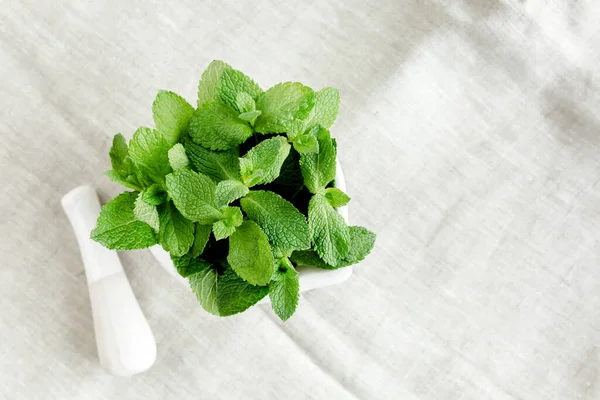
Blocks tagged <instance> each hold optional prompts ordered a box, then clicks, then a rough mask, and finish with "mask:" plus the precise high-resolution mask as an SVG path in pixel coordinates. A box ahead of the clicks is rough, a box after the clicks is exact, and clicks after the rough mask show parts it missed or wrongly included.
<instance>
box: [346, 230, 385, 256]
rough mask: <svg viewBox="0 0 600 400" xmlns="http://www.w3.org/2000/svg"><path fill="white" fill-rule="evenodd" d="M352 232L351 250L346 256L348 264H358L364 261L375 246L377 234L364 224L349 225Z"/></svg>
mask: <svg viewBox="0 0 600 400" xmlns="http://www.w3.org/2000/svg"><path fill="white" fill-rule="evenodd" d="M348 232H349V233H350V250H349V251H348V254H347V255H346V257H345V258H344V261H343V263H344V264H346V265H351V264H356V263H357V262H359V261H362V260H363V259H364V258H365V257H366V256H367V255H369V253H370V252H371V250H373V246H375V239H376V237H377V236H376V235H375V234H374V233H373V232H371V231H370V230H368V229H366V228H363V227H362V226H350V227H348Z"/></svg>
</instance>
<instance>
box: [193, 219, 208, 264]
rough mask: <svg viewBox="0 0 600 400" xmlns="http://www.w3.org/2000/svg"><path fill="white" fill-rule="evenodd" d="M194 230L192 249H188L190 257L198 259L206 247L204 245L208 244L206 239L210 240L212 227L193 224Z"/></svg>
mask: <svg viewBox="0 0 600 400" xmlns="http://www.w3.org/2000/svg"><path fill="white" fill-rule="evenodd" d="M195 225H196V229H195V232H194V244H192V248H191V249H190V255H191V256H192V257H198V256H199V255H200V254H202V252H203V251H204V248H205V247H206V243H208V239H209V238H210V232H211V231H212V227H211V226H210V225H200V224H195Z"/></svg>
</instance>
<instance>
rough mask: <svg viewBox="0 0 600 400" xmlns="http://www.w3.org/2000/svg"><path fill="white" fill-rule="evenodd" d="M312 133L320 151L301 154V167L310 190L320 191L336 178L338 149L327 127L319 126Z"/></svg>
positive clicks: (312, 191) (305, 182)
mask: <svg viewBox="0 0 600 400" xmlns="http://www.w3.org/2000/svg"><path fill="white" fill-rule="evenodd" d="M311 134H312V135H314V136H315V137H316V139H317V142H318V146H319V152H318V153H305V154H300V169H301V170H302V176H303V177H304V184H305V185H306V187H307V188H308V190H309V191H310V192H311V193H318V192H319V190H320V189H322V188H325V187H326V186H327V185H328V184H329V182H331V181H332V180H333V179H334V178H335V159H336V158H335V157H336V152H337V151H336V148H335V145H334V144H333V141H332V140H331V137H330V135H329V131H328V130H327V129H325V128H321V127H317V128H315V130H314V131H313V132H312V133H311Z"/></svg>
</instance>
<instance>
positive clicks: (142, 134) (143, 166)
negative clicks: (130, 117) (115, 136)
mask: <svg viewBox="0 0 600 400" xmlns="http://www.w3.org/2000/svg"><path fill="white" fill-rule="evenodd" d="M170 147H171V146H170V145H169V143H168V142H167V140H166V139H165V138H164V136H163V135H162V134H161V133H160V132H159V131H157V130H156V129H150V128H144V127H142V128H139V129H138V130H137V131H135V133H134V134H133V138H132V139H131V141H130V142H129V156H130V157H131V159H132V160H133V162H134V163H135V164H136V165H137V167H138V168H139V169H140V171H141V172H142V173H144V174H145V175H146V176H148V177H149V178H151V179H152V180H153V181H154V182H157V183H162V182H164V179H165V175H167V174H168V173H169V172H171V167H170V166H169V157H168V152H169V149H170Z"/></svg>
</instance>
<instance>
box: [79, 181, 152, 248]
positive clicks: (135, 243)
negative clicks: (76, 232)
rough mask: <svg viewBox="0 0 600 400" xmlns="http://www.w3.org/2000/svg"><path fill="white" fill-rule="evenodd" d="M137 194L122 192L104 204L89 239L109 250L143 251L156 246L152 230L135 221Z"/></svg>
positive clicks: (144, 224) (146, 225)
mask: <svg viewBox="0 0 600 400" xmlns="http://www.w3.org/2000/svg"><path fill="white" fill-rule="evenodd" d="M137 196H138V193H137V192H124V193H121V194H120V195H118V196H117V197H115V198H114V199H112V200H111V201H109V202H108V203H106V204H105V205H104V206H103V207H102V210H101V211H100V216H99V217H98V222H97V223H96V227H95V228H94V230H92V233H91V235H90V237H91V238H92V239H93V240H95V241H96V242H98V243H100V244H101V245H103V246H104V247H106V248H108V249H111V250H134V249H145V248H146V247H150V246H152V245H154V244H156V236H155V234H154V231H153V230H152V228H151V227H150V226H149V225H148V224H146V223H144V222H141V221H138V220H137V219H135V217H134V214H133V210H134V207H135V206H134V204H135V200H136V198H137Z"/></svg>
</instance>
